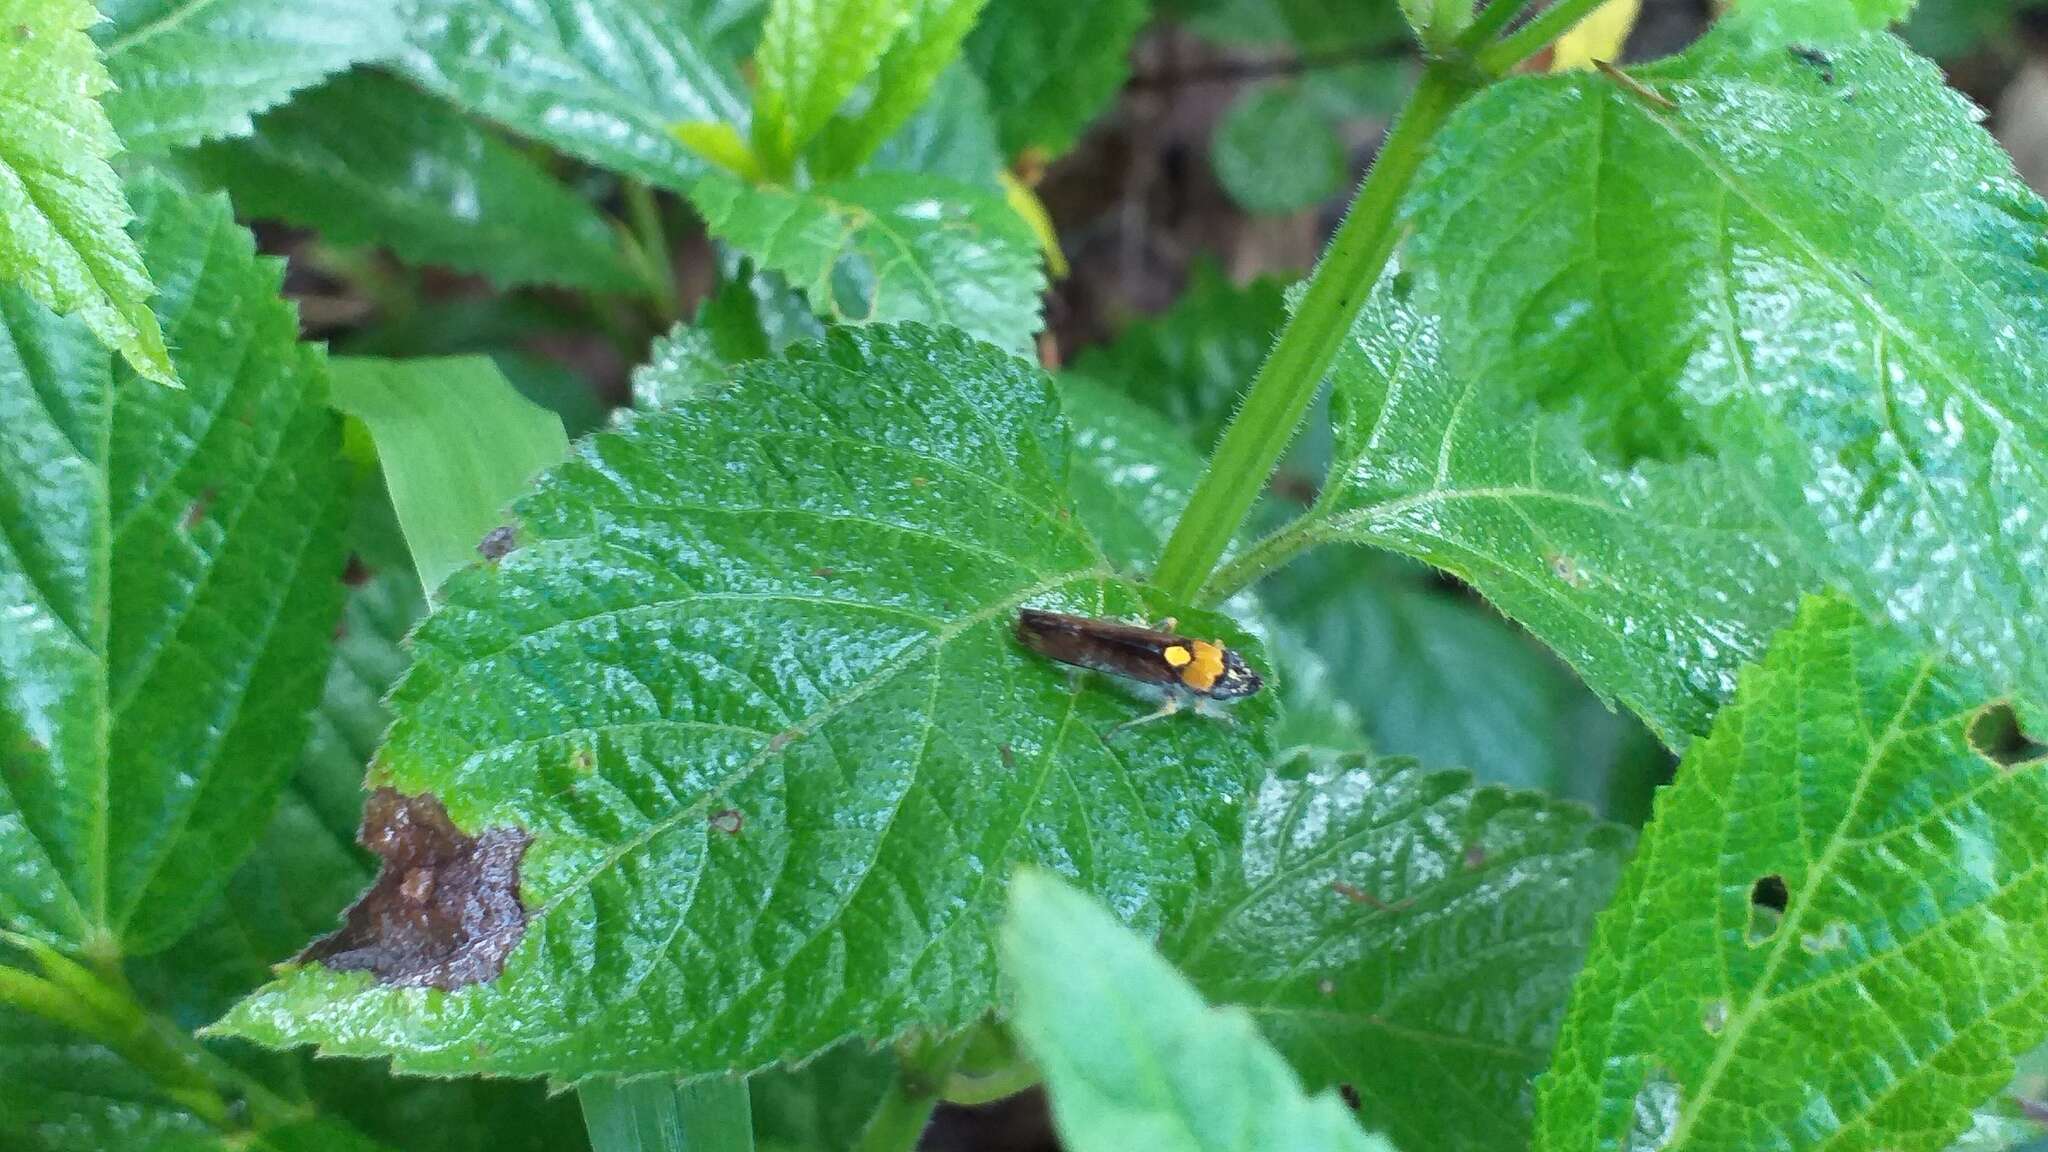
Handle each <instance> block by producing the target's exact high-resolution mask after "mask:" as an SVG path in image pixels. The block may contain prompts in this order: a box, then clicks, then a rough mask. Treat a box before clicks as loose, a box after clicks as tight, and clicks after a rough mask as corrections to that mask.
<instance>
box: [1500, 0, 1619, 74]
mask: <svg viewBox="0 0 2048 1152" xmlns="http://www.w3.org/2000/svg"><path fill="white" fill-rule="evenodd" d="M1606 2H1607V0H1558V2H1557V3H1555V4H1552V5H1551V6H1550V7H1548V8H1545V9H1544V10H1543V11H1541V12H1538V13H1537V14H1536V18H1535V19H1533V20H1531V21H1529V22H1528V23H1527V24H1524V25H1522V26H1521V27H1520V28H1518V29H1516V30H1515V31H1514V33H1513V34H1512V35H1508V36H1503V37H1501V38H1500V39H1499V40H1496V41H1495V42H1493V43H1492V44H1489V45H1487V46H1486V47H1484V48H1481V49H1480V50H1479V51H1478V53H1477V55H1475V56H1474V57H1473V60H1474V62H1475V63H1477V64H1478V65H1479V68H1480V70H1481V71H1483V72H1485V73H1486V74H1488V75H1489V76H1505V75H1507V74H1508V73H1510V72H1512V71H1514V70H1515V65H1517V64H1520V63H1521V62H1522V61H1524V60H1527V59H1528V58H1529V57H1531V56H1534V55H1535V54H1536V53H1538V52H1541V51H1543V50H1544V49H1545V48H1548V47H1549V46H1550V45H1551V43H1552V42H1553V41H1555V40H1556V39H1557V38H1558V37H1560V36H1562V35H1564V34H1565V33H1567V32H1569V31H1571V30H1572V29H1573V28H1576V27H1578V24H1579V21H1581V20H1584V19H1585V18H1586V17H1588V16H1590V15H1592V14H1593V10H1594V9H1595V8H1598V7H1600V5H1602V4H1604V3H1606Z"/></svg>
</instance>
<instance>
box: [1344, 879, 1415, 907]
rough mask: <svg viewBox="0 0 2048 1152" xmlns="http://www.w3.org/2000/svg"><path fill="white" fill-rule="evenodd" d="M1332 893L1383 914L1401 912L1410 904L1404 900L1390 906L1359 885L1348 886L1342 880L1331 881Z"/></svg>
mask: <svg viewBox="0 0 2048 1152" xmlns="http://www.w3.org/2000/svg"><path fill="white" fill-rule="evenodd" d="M1330 891H1332V892H1335V893H1336V894H1337V895H1339V896H1342V897H1343V898H1345V899H1346V900H1349V901H1351V902H1352V903H1353V904H1364V905H1366V906H1367V907H1369V908H1376V909H1378V910H1379V911H1381V912H1399V911H1400V910H1401V909H1403V908H1406V907H1407V906H1408V903H1409V902H1408V901H1406V900H1403V901H1401V902H1400V903H1398V904H1389V903H1387V902H1386V901H1384V900H1382V899H1380V898H1379V897H1377V896H1375V895H1373V894H1372V893H1370V892H1367V891H1366V890H1365V889H1363V888H1360V887H1359V886H1358V885H1356V884H1346V883H1345V882H1344V881H1342V880H1332V881H1330Z"/></svg>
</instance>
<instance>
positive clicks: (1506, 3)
mask: <svg viewBox="0 0 2048 1152" xmlns="http://www.w3.org/2000/svg"><path fill="white" fill-rule="evenodd" d="M1528 6H1529V0H1491V3H1489V4H1487V6H1486V7H1485V8H1483V9H1481V10H1480V12H1479V15H1478V16H1476V17H1474V18H1473V20H1472V24H1471V26H1470V27H1468V28H1466V29H1465V31H1464V34H1462V35H1460V36H1459V37H1458V47H1459V48H1461V49H1463V50H1464V51H1466V52H1477V51H1479V50H1480V49H1481V48H1484V47H1486V46H1487V45H1488V44H1490V43H1492V41H1493V38H1494V37H1495V36H1497V35H1499V34H1500V33H1501V31H1502V30H1503V29H1505V28H1506V27H1507V26H1508V25H1510V24H1512V23H1514V22H1515V17H1517V16H1520V15H1521V14H1522V10H1523V9H1525V8H1527V7H1528Z"/></svg>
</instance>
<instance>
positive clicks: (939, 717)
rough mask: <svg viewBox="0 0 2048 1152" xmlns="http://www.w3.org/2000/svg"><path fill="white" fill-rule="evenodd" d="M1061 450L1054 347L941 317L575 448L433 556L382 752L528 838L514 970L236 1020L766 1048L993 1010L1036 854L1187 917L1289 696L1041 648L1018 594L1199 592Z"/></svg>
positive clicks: (433, 787) (416, 1045)
mask: <svg viewBox="0 0 2048 1152" xmlns="http://www.w3.org/2000/svg"><path fill="white" fill-rule="evenodd" d="M1067 453H1068V447H1067V443H1066V431H1065V427H1064V424H1063V423H1062V422H1061V420H1060V419H1059V414H1058V411H1057V408H1056V407H1055V403H1054V400H1053V398H1052V395H1051V392H1050V389H1049V388H1048V385H1047V382H1046V380H1045V378H1044V377H1043V375H1042V374H1040V373H1039V372H1038V371H1037V370H1036V369H1035V368H1033V367H1032V366H1030V365H1028V364H1026V363H1025V362H1023V361H1021V360H1017V359H1015V358H1012V357H1008V356H1005V355H1003V354H1001V353H999V352H997V351H995V350H993V349H990V348H987V347H985V346H981V345H978V344H975V343H973V342H971V341H968V340H966V339H965V338H964V337H961V336H959V335H958V334H954V333H942V332H934V331H932V330H928V329H922V328H917V327H903V328H887V327H874V328H865V329H842V330H839V331H836V332H834V333H833V334H832V335H830V336H829V337H828V338H827V340H826V341H825V343H823V344H822V345H805V346H801V347H799V348H794V349H791V350H790V351H789V352H788V353H787V354H786V358H785V359H782V360H773V361H757V362H755V363H753V364H750V365H747V366H745V367H743V368H742V369H741V370H740V371H739V373H738V374H737V377H736V379H735V381H734V382H733V383H732V384H731V385H730V386H728V387H727V388H725V389H724V390H722V391H721V392H720V393H718V394H717V395H716V396H715V397H710V398H707V399H706V400H704V401H703V402H700V403H695V404H692V405H690V406H688V407H686V408H683V409H679V410H675V411H671V412H666V413H654V414H646V415H642V416H639V417H637V418H636V419H634V420H633V421H632V422H631V423H630V424H629V425H628V426H627V427H626V429H625V430H623V431H622V432H619V433H612V434H601V435H599V436H597V437H595V438H594V439H592V440H590V441H588V442H586V444H585V446H584V448H583V449H582V451H581V453H580V455H579V457H578V459H577V460H576V461H574V462H572V463H571V464H569V465H567V466H565V467H563V468H561V469H558V470H557V471H556V472H554V473H553V474H552V475H551V476H550V477H549V478H548V479H546V480H545V481H543V483H542V484H541V486H540V488H539V489H538V490H537V491H536V492H535V493H534V494H532V495H530V496H529V497H527V498H525V499H524V500H523V501H522V502H521V503H520V505H519V508H518V513H519V517H520V534H521V541H522V544H521V547H520V548H519V550H518V551H516V552H514V553H512V554H511V555H510V556H508V557H506V558H505V559H504V560H503V561H501V562H500V563H499V564H498V565H497V566H495V567H492V568H472V569H469V570H467V571H465V572H464V573H461V574H458V575H457V576H456V577H455V578H453V579H452V580H450V581H449V583H448V584H447V586H446V587H445V589H444V591H445V595H446V599H447V603H446V604H445V606H444V607H442V608H441V609H439V610H438V611H437V612H436V613H435V614H434V615H433V616H431V617H430V618H429V619H428V621H427V623H426V624H424V625H423V626H422V627H421V629H420V630H419V632H418V633H417V634H416V636H415V638H414V665H413V669H412V671H411V672H410V673H408V675H407V678H406V679H405V681H404V682H403V683H402V684H401V686H400V687H399V688H398V690H397V691H396V693H395V695H394V700H395V711H396V713H397V720H396V722H395V724H394V726H393V729H392V734H391V737H390V739H389V741H388V742H387V743H386V745H385V747H384V749H383V750H382V751H381V752H380V753H379V756H378V768H377V783H379V784H380V785H388V786H390V787H393V788H395V789H397V790H398V791H400V792H403V793H406V794H418V793H421V792H427V791H431V792H433V793H435V794H436V795H438V796H439V797H440V799H441V800H442V801H443V802H444V803H445V805H446V807H447V810H448V812H449V814H450V816H451V817H452V818H453V819H454V821H455V823H456V824H457V825H458V826H459V827H461V828H463V829H464V830H465V831H469V832H471V833H472V834H474V832H475V831H476V830H478V829H482V828H488V827H517V828H521V829H524V830H526V831H528V832H530V833H531V834H532V835H533V837H534V841H533V845H532V847H531V848H530V849H529V850H528V852H527V854H526V857H525V861H524V863H523V864H522V866H521V894H522V900H523V902H524V904H525V907H526V909H527V912H528V917H529V918H528V923H527V927H526V932H525V935H524V937H523V938H522V940H521V941H520V943H519V945H518V947H517V948H516V949H515V950H514V951H513V952H512V954H511V956H510V958H509V960H508V962H507V964H506V967H505V971H504V974H503V975H502V976H500V977H499V978H497V979H496V980H495V981H492V982H489V983H476V984H468V985H465V986H463V987H461V988H459V989H457V990H455V991H454V992H452V993H442V992H439V991H435V990H420V989H392V988H381V987H377V986H376V985H375V984H374V982H373V981H372V980H371V978H370V977H368V976H367V975H366V974H362V973H352V974H337V973H333V972H328V971H325V970H323V969H320V968H318V967H308V968H305V969H302V970H300V971H297V972H294V973H292V974H290V975H288V976H286V977H285V978H284V979H283V980H281V981H280V982H278V983H276V984H274V985H272V986H271V987H269V988H267V989H265V990H263V991H262V992H259V993H258V994H257V995H256V996H254V997H252V998H251V999H249V1000H246V1001H244V1002H243V1003H242V1004H241V1005H239V1006H237V1008H236V1009H235V1010H234V1012H233V1013H231V1014H230V1015H229V1017H228V1019H227V1022H226V1028H227V1029H228V1030H230V1031H232V1032H234V1033H236V1034H240V1035H244V1036H248V1037H250V1038H254V1039H259V1040H262V1041H264V1042H267V1043H273V1044H278V1043H312V1042H318V1043H320V1044H321V1045H322V1046H323V1047H324V1048H325V1049H326V1050H328V1051H331V1052H343V1053H350V1052H353V1053H363V1054H369V1053H377V1052H389V1053H392V1054H394V1055H395V1057H396V1059H397V1061H398V1063H399V1065H400V1066H401V1067H404V1068H411V1069H418V1070H421V1071H436V1070H443V1071H455V1070H461V1071H465V1072H477V1071H491V1072H498V1073H513V1074H534V1073H542V1072H546V1073H551V1074H553V1075H555V1076H557V1077H560V1078H564V1079H570V1078H576V1077H582V1076H588V1075H592V1074H597V1073H616V1072H652V1071H664V1072H671V1073H675V1072H681V1073H685V1074H687V1073H692V1072H712V1071H723V1070H728V1069H736V1068H737V1069H752V1068H757V1067H760V1066H762V1065H765V1064H767V1063H770V1062H774V1061H777V1060H786V1059H792V1058H800V1057H802V1056H804V1055H807V1054H809V1053H813V1052H817V1051H821V1050H823V1049H824V1048H827V1047H830V1046H831V1045H832V1044H834V1043H836V1042H838V1041H840V1040H841V1039H844V1038H847V1037H851V1036H861V1037H865V1038H869V1039H881V1038H885V1037H888V1036H890V1035H893V1034H895V1033H897V1032H900V1031H902V1030H903V1029H905V1028H907V1027H910V1026H912V1025H918V1026H922V1027H928V1028H934V1029H946V1028H953V1027H958V1026H961V1025H964V1024H966V1023H967V1022H969V1021H970V1020H972V1019H974V1018H975V1017H977V1016H978V1015H979V1014H981V1013H982V1012H984V1011H985V1010H986V1009H987V1008H988V1007H989V1006H990V1004H991V1002H992V996H993V965H994V956H993V939H992V932H993V923H994V920H995V917H996V910H997V907H998V903H999V893H998V886H999V879H1000V877H1001V876H1003V875H1004V874H1005V873H1006V872H1007V870H1008V868H1009V867H1010V865H1011V864H1013V863H1016V862H1021V861H1040V862H1057V863H1058V864H1059V866H1060V867H1062V868H1065V869H1067V870H1069V871H1070V872H1071V873H1072V874H1074V875H1076V876H1078V877H1080V878H1081V879H1082V881H1083V882H1084V883H1085V884H1086V885H1087V886H1088V887H1090V888H1091V889H1093V890H1095V891H1098V892H1101V893H1103V894H1104V895H1105V896H1106V897H1107V898H1108V899H1109V900H1110V901H1111V902H1112V903H1114V904H1115V905H1116V906H1117V907H1118V908H1120V909H1122V910H1123V911H1124V912H1125V914H1126V915H1128V916H1130V917H1131V918H1132V919H1133V920H1134V921H1136V922H1139V923H1149V924H1154V925H1157V924H1161V923H1165V922H1168V921H1170V920H1172V919H1173V918H1174V917H1175V916H1177V915H1178V914H1179V913H1181V912H1182V911H1184V910H1185V907H1186V904H1187V902H1188V900H1189V899H1190V898H1191V896H1192V890H1193V887H1194V883H1195V878H1196V877H1198V876H1200V875H1202V874H1204V873H1205V870H1206V869H1208V868H1209V867H1210V865H1211V862H1212V860H1213V858H1214V857H1215V856H1216V855H1217V854H1218V853H1219V852H1225V851H1228V850H1229V848H1230V846H1231V845H1233V844H1234V841H1235V837H1236V834H1237V829H1238V826H1239V819H1238V816H1237V813H1238V811H1239V810H1240V809H1239V808H1238V807H1237V805H1238V804H1240V803H1241V801H1242V798H1243V796H1244V794H1245V792H1246V790H1247V789H1248V788H1249V787H1250V786H1251V783H1252V781H1253V780H1254V779H1255V778H1256V776H1257V775H1258V773H1259V771H1260V768H1261V765H1262V764H1263V762H1264V759H1265V752H1264V750H1263V749H1262V748H1261V746H1260V744H1261V735H1260V734H1261V733H1262V731H1263V729H1264V727H1265V725H1266V723H1267V722H1269V721H1270V718H1271V708H1270V705H1269V704H1268V702H1267V700H1266V699H1265V698H1264V697H1254V698H1252V699H1250V700H1247V701H1244V702H1243V703H1242V704H1241V705H1240V706H1239V707H1238V708H1237V717H1238V720H1239V723H1238V724H1237V725H1235V726H1229V727H1224V726H1220V725H1215V724H1213V723H1210V722H1208V721H1205V720H1203V719H1202V718H1200V717H1194V716H1189V717H1183V718H1180V719H1178V720H1176V721H1174V722H1170V723H1163V724H1158V725H1154V726H1151V727H1150V728H1149V729H1146V730H1143V732H1144V735H1145V739H1142V740H1140V739H1131V740H1129V741H1127V742H1119V743H1117V744H1113V745H1105V744H1104V743H1103V742H1102V740H1101V737H1100V735H1099V733H1101V732H1102V731H1103V730H1104V729H1106V728H1108V727H1109V726H1110V725H1112V724H1115V723H1117V722H1119V721H1121V720H1125V719H1129V718H1131V717H1132V716H1133V715H1135V714H1136V713H1137V712H1139V711H1141V710H1142V709H1143V708H1144V703H1143V702H1141V701H1139V700H1137V699H1134V698H1133V697H1132V695H1131V694H1130V693H1129V692H1128V691H1126V690H1125V689H1124V688H1123V687H1121V686H1119V685H1116V684H1110V683H1107V682H1105V681H1103V680H1102V679H1101V678H1083V679H1080V680H1075V679H1073V678H1070V677H1069V676H1068V675H1067V674H1066V673H1065V672H1064V671H1063V670H1061V669H1057V668H1055V667H1052V666H1050V665H1048V664H1047V663H1046V662H1044V661H1042V660H1040V659H1038V658H1036V657H1034V656H1032V655H1031V654H1029V653H1028V652H1026V651H1025V650H1024V649H1022V648H1021V646H1019V645H1018V644H1017V643H1016V642H1015V640H1014V638H1013V636H1012V629H1013V628H1014V619H1015V614H1016V611H1017V609H1018V608H1020V607H1022V606H1024V605H1026V604H1031V605H1035V606H1045V607H1056V606H1066V607H1069V608H1071V609H1074V610H1079V611H1085V612H1089V613H1092V614H1097V615H1114V616H1120V617H1124V618H1129V619H1141V618H1147V617H1154V618H1156V616H1158V615H1164V614H1167V612H1168V611H1169V610H1170V609H1174V608H1180V607H1181V606H1178V605H1173V606H1169V605H1166V604H1163V603H1160V602H1158V601H1157V600H1155V599H1153V598H1151V597H1150V595H1149V594H1147V593H1145V592H1144V591H1143V590H1141V589H1139V588H1136V587H1133V586H1131V585H1129V584H1126V583H1123V582H1122V581H1120V580H1119V579H1118V578H1117V577H1116V576H1115V575H1114V574H1113V572H1112V571H1111V570H1110V569H1109V567H1108V565H1107V562H1106V561H1105V560H1104V559H1103V557H1102V556H1101V555H1100V554H1099V553H1098V552H1097V551H1096V548H1095V546H1094V544H1093V542H1092V541H1091V540H1089V539H1088V537H1087V536H1086V535H1085V534H1084V533H1083V532H1082V530H1081V529H1080V527H1079V525H1078V524H1077V523H1076V522H1075V521H1074V519H1073V517H1072V516H1071V514H1070V513H1069V512H1068V511H1067V507H1068V497H1067V492H1066V478H1065V473H1066V468H1067ZM1176 614H1179V615H1182V616H1183V618H1184V619H1189V620H1190V621H1191V623H1190V625H1189V626H1190V627H1191V628H1196V629H1199V630H1200V631H1201V632H1202V634H1205V635H1216V636H1221V637H1224V638H1225V639H1226V640H1228V641H1230V642H1232V643H1238V642H1239V637H1238V635H1237V634H1236V633H1235V632H1234V631H1233V630H1232V629H1231V628H1230V627H1229V626H1228V625H1227V624H1226V623H1225V622H1224V621H1221V620H1219V619H1216V618H1214V617H1210V616H1207V615H1203V614H1198V613H1193V612H1189V611H1182V612H1178V613H1176ZM1250 653H1251V656H1252V658H1253V660H1254V661H1255V662H1256V661H1257V659H1258V656H1257V649H1256V647H1255V646H1254V647H1252V648H1251V649H1250ZM854 749H859V752H858V754H856V753H855V752H854V751H853V750H854Z"/></svg>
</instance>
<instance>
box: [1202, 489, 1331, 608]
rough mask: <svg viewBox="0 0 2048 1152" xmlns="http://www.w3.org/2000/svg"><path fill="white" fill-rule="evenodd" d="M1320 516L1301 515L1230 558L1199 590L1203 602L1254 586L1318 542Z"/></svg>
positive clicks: (1310, 511)
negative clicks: (1317, 530)
mask: <svg viewBox="0 0 2048 1152" xmlns="http://www.w3.org/2000/svg"><path fill="white" fill-rule="evenodd" d="M1321 524H1322V517H1321V516H1320V515H1318V514H1317V512H1316V511H1315V510H1314V509H1311V510H1309V511H1308V512H1305V513H1303V514H1302V515H1300V516H1298V517H1296V518H1295V519H1293V520H1290V521H1288V522H1287V523H1286V524H1284V525H1282V526H1281V527H1279V528H1277V529H1275V530H1274V531H1273V533H1272V534H1271V535H1269V536H1266V537H1265V538H1263V539H1261V540H1260V541H1259V542H1258V543H1256V544H1254V545H1252V546H1251V547H1250V548H1247V549H1245V550H1244V551H1243V552H1240V553H1239V554H1237V555H1236V556H1233V557H1231V558H1230V563H1228V564H1225V565H1223V566H1222V567H1221V568H1218V569H1217V570H1216V573H1215V575H1213V576H1211V577H1209V582H1208V583H1207V584H1206V585H1204V586H1203V587H1202V599H1203V600H1204V601H1206V602H1208V603H1212V604H1214V603H1220V602H1222V601H1224V600H1228V599H1230V598H1231V597H1232V596H1235V595H1237V594H1238V593H1239V592H1242V591H1244V590H1245V589H1246V588H1249V587H1251V586H1252V585H1253V584H1256V583H1257V582H1258V580H1259V578H1260V577H1262V576H1264V575H1265V574H1266V573H1268V572H1271V571H1272V570H1273V569H1275V568H1278V567H1280V566H1281V565H1283V564H1285V563H1287V562H1288V561H1289V560H1292V559H1294V558H1295V557H1296V556H1298V555H1300V554H1301V553H1302V552H1304V551H1307V550H1308V548H1309V547H1310V546H1311V545H1313V544H1315V543H1316V542H1317V540H1318V536H1317V533H1316V529H1317V527H1318V526H1320V525H1321Z"/></svg>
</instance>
